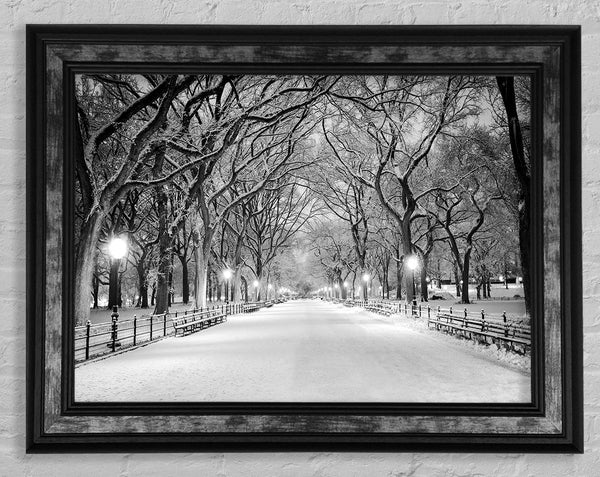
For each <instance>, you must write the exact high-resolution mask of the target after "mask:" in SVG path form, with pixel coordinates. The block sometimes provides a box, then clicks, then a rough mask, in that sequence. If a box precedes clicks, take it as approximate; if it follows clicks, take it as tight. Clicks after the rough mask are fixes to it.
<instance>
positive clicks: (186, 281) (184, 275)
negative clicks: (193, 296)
mask: <svg viewBox="0 0 600 477" xmlns="http://www.w3.org/2000/svg"><path fill="white" fill-rule="evenodd" d="M179 261H180V262H181V281H182V283H181V294H182V297H183V303H185V304H186V305H187V304H189V302H190V275H189V272H188V261H187V257H186V256H185V255H179Z"/></svg>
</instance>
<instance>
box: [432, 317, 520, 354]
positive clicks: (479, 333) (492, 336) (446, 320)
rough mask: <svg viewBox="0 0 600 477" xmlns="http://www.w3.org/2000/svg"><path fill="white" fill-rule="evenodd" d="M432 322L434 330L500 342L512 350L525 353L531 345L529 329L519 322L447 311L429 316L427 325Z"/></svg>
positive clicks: (490, 342)
mask: <svg viewBox="0 0 600 477" xmlns="http://www.w3.org/2000/svg"><path fill="white" fill-rule="evenodd" d="M432 324H433V325H434V326H435V329H436V330H441V331H445V332H446V333H448V334H452V335H456V336H460V337H462V338H465V339H470V340H476V341H479V342H481V343H486V344H492V343H494V344H498V343H501V344H502V345H503V346H505V347H508V348H510V349H511V350H512V351H521V352H523V353H525V352H527V351H528V350H529V348H530V346H531V330H530V329H529V327H526V326H523V325H521V324H515V323H509V322H497V321H490V320H485V319H481V318H473V317H468V316H455V315H452V314H449V313H436V314H435V315H433V316H430V317H429V318H428V320H427V325H428V326H431V325H432ZM517 347H518V348H519V349H517Z"/></svg>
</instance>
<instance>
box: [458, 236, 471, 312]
mask: <svg viewBox="0 0 600 477" xmlns="http://www.w3.org/2000/svg"><path fill="white" fill-rule="evenodd" d="M470 262H471V247H469V248H468V249H467V251H466V252H465V256H464V259H463V266H462V293H461V300H460V301H461V303H464V304H465V305H468V304H469V303H471V302H470V301H469V268H470V266H471V263H470Z"/></svg>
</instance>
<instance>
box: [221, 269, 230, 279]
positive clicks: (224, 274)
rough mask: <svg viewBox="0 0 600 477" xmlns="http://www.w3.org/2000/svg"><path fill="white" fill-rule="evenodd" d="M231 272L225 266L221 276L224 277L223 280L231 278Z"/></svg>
mask: <svg viewBox="0 0 600 477" xmlns="http://www.w3.org/2000/svg"><path fill="white" fill-rule="evenodd" d="M231 275H232V272H231V270H230V269H229V268H226V269H225V270H223V277H224V278H225V280H229V279H230V278H231Z"/></svg>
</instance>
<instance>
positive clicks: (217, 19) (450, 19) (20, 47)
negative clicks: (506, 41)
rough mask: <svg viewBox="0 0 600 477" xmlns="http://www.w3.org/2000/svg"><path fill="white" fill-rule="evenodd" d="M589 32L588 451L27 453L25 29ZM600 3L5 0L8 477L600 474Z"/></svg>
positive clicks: (4, 436)
mask: <svg viewBox="0 0 600 477" xmlns="http://www.w3.org/2000/svg"><path fill="white" fill-rule="evenodd" d="M26 23H198V24H202V23H221V24H247V23H262V24H340V23H345V24H431V23H440V24H443V23H465V24H476V23H487V24H490V23H508V24H510V23H529V24H541V23H548V24H550V23H561V24H569V23H570V24H582V25H583V55H582V56H583V105H584V106H583V113H584V117H583V134H584V135H583V178H584V179H583V205H584V206H583V224H584V225H583V247H584V249H583V256H584V264H583V268H584V276H583V279H584V292H583V294H584V323H585V329H584V330H585V426H586V429H585V445H586V454H584V455H576V456H571V455H567V456H565V455H518V454H515V455H502V454H497V455H496V454H484V455H481V454H422V453H419V454H410V453H408V454H377V453H257V454H244V453H242V454H159V455H140V454H112V455H68V454H67V455H30V456H26V455H25V453H24V442H25V436H24V430H25V425H24V418H25V415H24V400H25V334H24V324H25V314H24V309H25V291H24V290H25V247H24V244H25V118H24V116H25V24H26ZM599 41H600V3H599V2H598V1H594V0H578V1H571V2H569V1H566V2H565V1H564V0H563V1H561V0H498V1H489V0H463V1H452V0H448V1H447V2H446V1H442V0H437V1H435V0H414V1H404V2H398V1H396V0H330V1H325V0H321V1H319V0H291V1H288V0H262V1H261V0H223V1H218V0H179V1H176V0H163V1H160V0H107V1H102V0H0V204H1V206H0V277H2V279H1V280H0V475H2V476H15V477H16V476H65V477H71V476H73V477H75V476H81V475H88V476H96V475H101V476H111V475H118V476H121V477H132V476H167V475H178V476H188V475H189V476H192V475H193V476H213V475H216V476H300V475H302V476H304V475H311V476H313V475H314V476H340V477H342V476H343V477H346V476H355V475H356V476H465V477H466V476H487V475H490V476H511V477H512V476H517V475H519V476H520V475H523V476H566V475H573V476H593V475H600V253H599V252H598V251H597V247H595V246H594V244H597V243H598V240H599V239H600V216H599V215H598V214H597V211H598V210H600V207H599V206H600V166H599V165H598V164H600V162H598V159H597V155H598V152H599V151H600V111H599V109H600V108H599V107H600V68H599V65H600V43H599Z"/></svg>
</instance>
